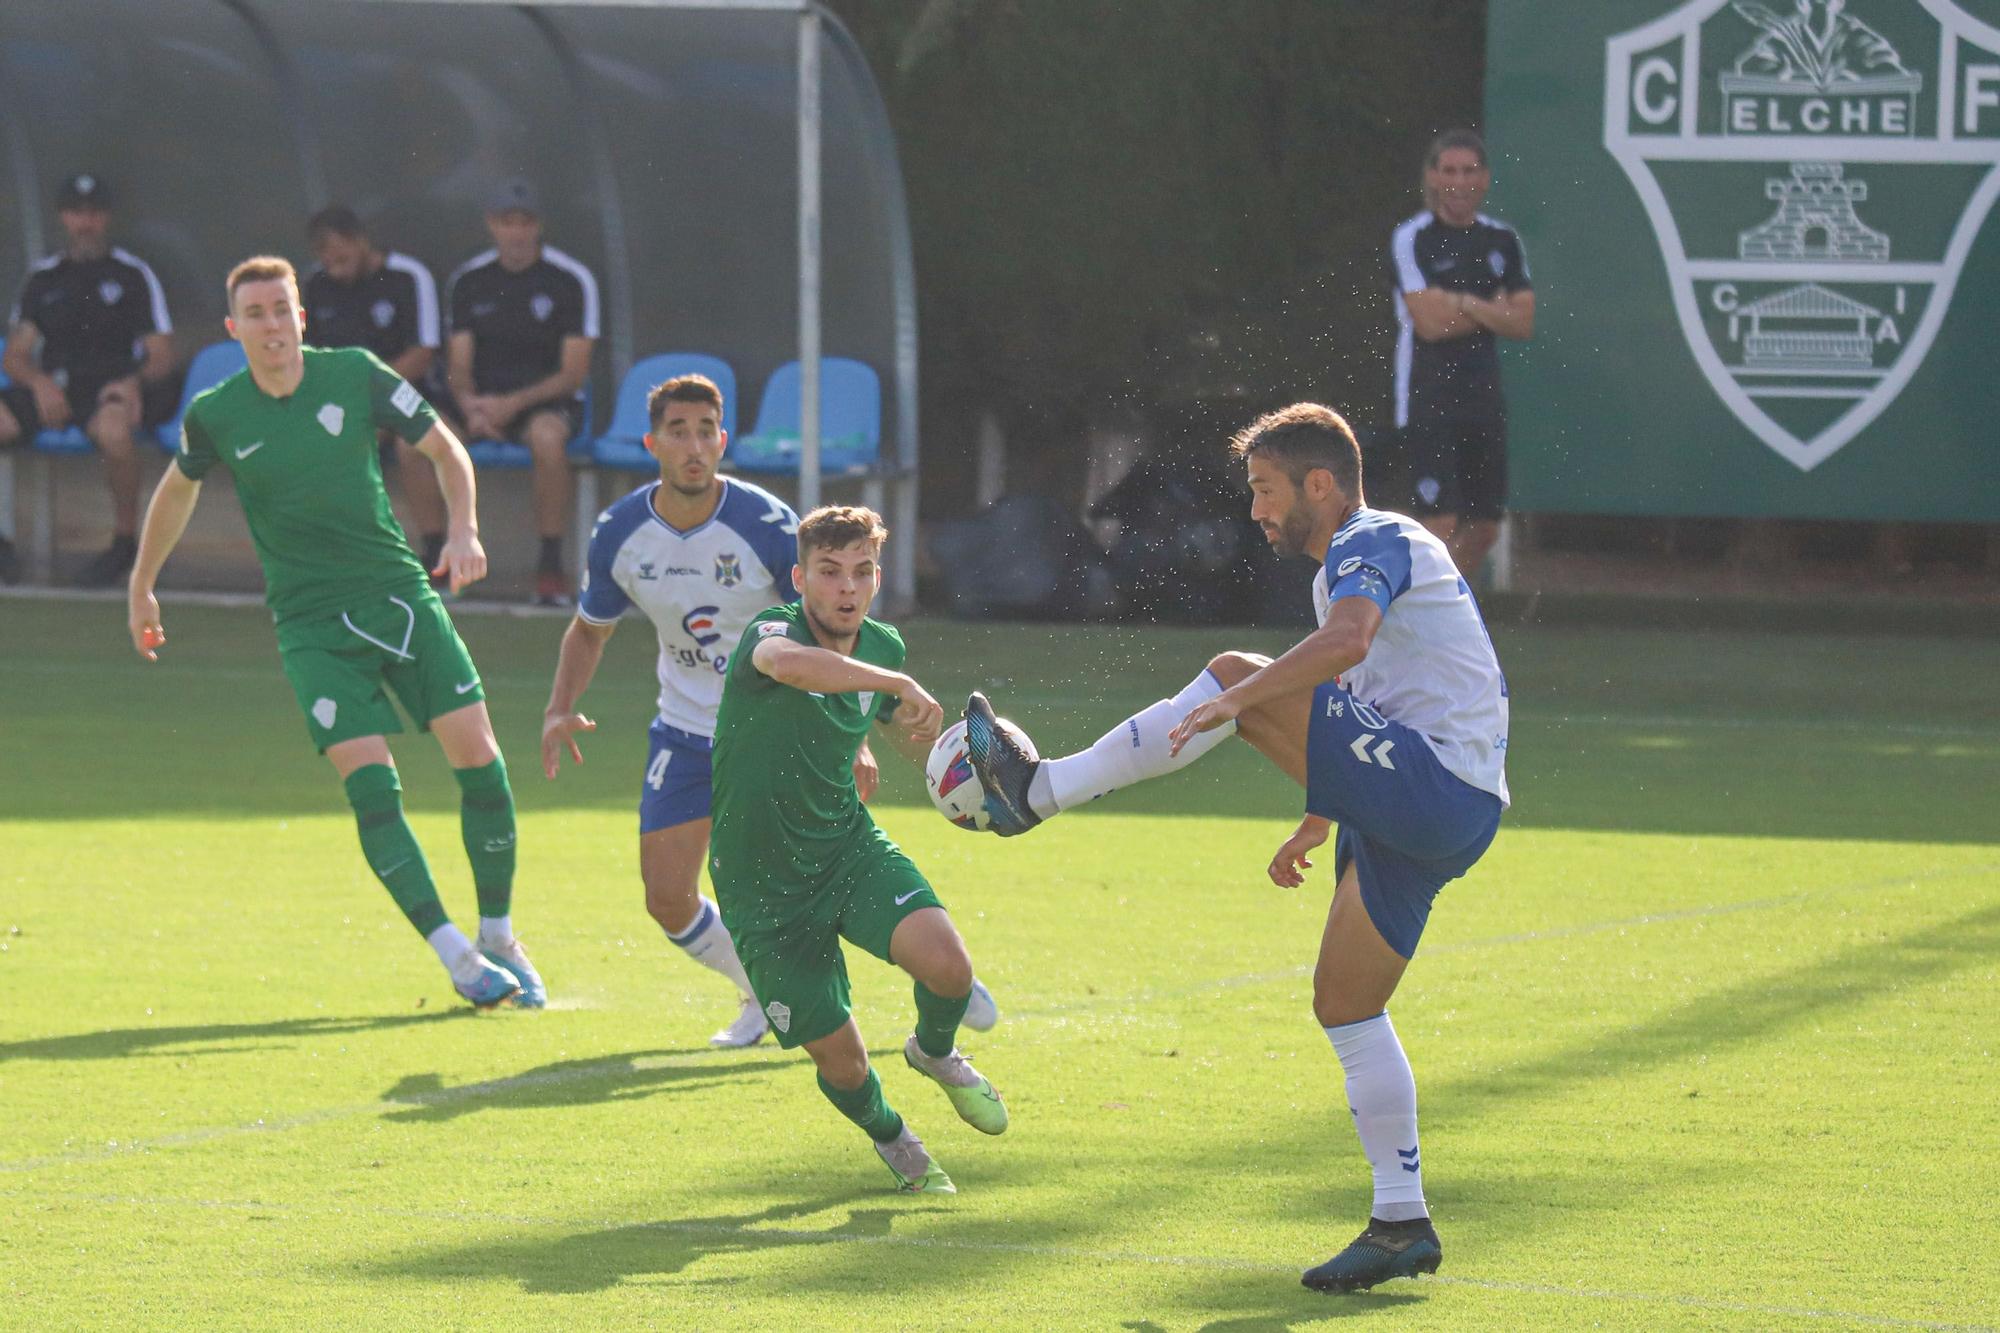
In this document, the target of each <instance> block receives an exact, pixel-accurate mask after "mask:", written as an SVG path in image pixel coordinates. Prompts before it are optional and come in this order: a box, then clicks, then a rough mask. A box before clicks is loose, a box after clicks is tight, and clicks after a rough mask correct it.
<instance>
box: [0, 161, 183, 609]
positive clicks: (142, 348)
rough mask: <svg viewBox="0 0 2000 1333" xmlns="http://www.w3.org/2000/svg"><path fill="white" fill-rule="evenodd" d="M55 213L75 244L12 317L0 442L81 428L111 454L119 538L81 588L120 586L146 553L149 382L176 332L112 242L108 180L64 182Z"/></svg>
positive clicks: (139, 266)
mask: <svg viewBox="0 0 2000 1333" xmlns="http://www.w3.org/2000/svg"><path fill="white" fill-rule="evenodd" d="M56 215H57V217H59V218H60V219H61V220H62V226H63V231H64V233H65V234H66V236H67V242H66V244H65V245H64V247H63V249H61V250H59V251H58V252H56V253H55V254H53V255H50V256H49V257H48V258H47V259H45V260H43V261H42V262H41V263H39V264H37V265H35V268H34V271H33V272H31V273H30V274H29V275H28V280H27V282H26V283H24V284H23V285H22V287H21V294H20V298H19V299H18V300H16V301H15V303H14V310H13V314H12V315H11V316H9V318H8V330H7V350H6V354H5V356H4V357H0V367H4V368H5V370H6V372H7V377H8V378H9V379H11V380H12V381H13V384H12V385H11V386H10V387H9V388H6V389H0V440H4V439H8V438H10V437H13V436H19V437H21V438H29V437H32V436H34V435H35V434H36V433H37V432H40V431H44V430H61V429H63V428H64V427H66V426H76V427H79V428H80V429H81V430H82V431H83V433H84V435H85V436H86V437H87V438H88V439H89V440H90V442H91V443H92V444H93V445H95V446H96V447H97V451H98V452H99V453H101V454H103V455H104V475H105V480H106V481H107V482H109V484H110V487H111V502H112V520H113V524H114V527H113V535H112V541H111V546H110V548H109V549H108V550H106V551H104V552H103V553H101V554H100V555H98V556H97V557H96V558H95V559H93V560H92V561H91V562H90V564H89V565H88V566H86V567H85V569H84V571H83V582H84V583H85V584H86V585H88V586H90V587H111V586H113V585H116V584H117V583H119V582H121V581H122V580H123V579H124V577H125V574H126V572H127V571H128V570H130V569H131V567H132V557H133V554H134V553H135V552H136V551H137V549H138V531H139V454H138V450H137V446H136V444H135V440H136V438H137V436H138V433H139V423H140V381H141V380H144V381H146V382H148V383H155V384H156V383H158V382H159V381H161V380H163V379H165V378H166V376H167V372H168V370H169V369H170V367H171V356H172V349H171V347H170V345H169V341H168V335H169V334H170V333H172V332H173V324H172V323H171V321H170V320H169V319H168V318H167V298H166V293H165V292H164V291H163V290H161V287H160V280H159V279H158V278H156V277H154V276H153V270H152V269H150V268H148V267H146V264H145V262H144V261H143V260H141V259H140V258H139V257H138V256H136V255H134V254H132V253H131V252H130V251H127V250H122V249H119V248H118V247H116V246H114V245H112V244H111V243H110V240H109V231H110V226H111V194H110V191H109V190H107V189H106V188H105V184H104V181H103V179H102V178H101V177H98V176H94V175H90V174H88V173H85V174H82V175H77V176H72V177H70V178H69V179H68V180H66V181H64V182H63V184H62V188H61V189H60V190H58V191H57V194H56Z"/></svg>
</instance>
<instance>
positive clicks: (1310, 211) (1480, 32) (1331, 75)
mask: <svg viewBox="0 0 2000 1333" xmlns="http://www.w3.org/2000/svg"><path fill="white" fill-rule="evenodd" d="M831 8H832V9H833V11H834V12H835V13H836V14H838V15H839V17H840V18H841V19H842V20H843V21H844V22H845V23H846V24H847V25H848V27H849V28H850V29H851V30H852V31H853V33H854V35H855V37H856V39H857V40H858V41H859V42H860V43H861V45H862V48H863V50H864V51H865V52H866V53H867V56H868V59H869V62H870V65H871V66H872V68H873V69H874V72H875V75H876V78H877V79H878V80H879V82H880V83H881V86H882V90H883V94H884V96H885V98H886V99H887V102H888V106H889V112H890V117H891V120H892V122H893V124H894V127H895V131H896V134H897V139H898V148H899V152H900V154H901V157H902V165H903V174H904V179H905V183H906V187H907V189H908V192H909V200H910V210H911V223H912V228H913V231H914V241H915V248H916V263H917V277H918V291H919V299H920V303H921V304H920V320H921V330H922V358H923V362H922V374H923V385H924V393H923V446H924V456H925V464H926V468H927V470H928V483H927V486H926V493H927V501H926V509H927V511H929V512H932V513H952V512H962V511H963V510H964V509H965V508H966V507H967V506H968V505H969V504H970V492H971V484H970V458H971V453H972V440H973V437H974V435H975V432H976V429H977V423H978V422H979V420H980V419H981V417H982V416H983V415H984V414H985V413H987V412H989V411H990V412H992V413H994V414H995V416H996V417H997V419H998V420H999V421H1000V422H1001V424H1002V426H1003V428H1004V429H1005V431H1006V433H1007V435H1008V438H1009V441H1010V444H1011V446H1012V454H1011V463H1012V466H1011V468H1010V473H1011V475H1010V483H1011V484H1012V486H1013V487H1015V488H1017V489H1035V490H1042V491H1051V490H1053V491H1054V492H1055V493H1057V494H1068V493H1073V491H1074V488H1075V485H1076V483H1077V482H1078V480H1079V479H1080V477H1081V473H1082V466H1083V464H1082V453H1083V449H1082V445H1083V441H1084V439H1085V437H1086V435H1087V434H1088V431H1089V430H1090V428H1091V427H1092V426H1093V425H1096V424H1103V423H1111V422H1125V423H1132V422H1137V423H1140V426H1141V428H1142V429H1144V430H1146V431H1147V432H1148V433H1149V434H1151V435H1153V436H1156V437H1163V436H1170V435H1171V434H1172V433H1173V431H1174V429H1175V421H1176V417H1177V414H1181V413H1183V410H1184V409H1188V408H1191V407H1193V406H1194V405H1197V404H1205V405H1208V406H1209V407H1211V408H1212V407H1213V406H1214V405H1215V404H1217V403H1218V402H1220V403H1224V404H1231V405H1239V406H1240V408H1241V410H1242V412H1244V413H1254V412H1256V411H1261V410H1263V409H1264V408H1267V407H1270V406H1275V405H1278V404H1281V403H1283V402H1287V401H1291V400H1292V399H1294V398H1300V397H1313V398H1318V399H1321V400H1323V401H1328V402H1331V403H1333V404H1335V405H1337V406H1340V407H1342V408H1343V409H1344V410H1346V411H1348V412H1349V414H1350V415H1351V416H1352V418H1353V419H1354V420H1355V421H1356V423H1357V424H1358V425H1372V424H1376V423H1379V422H1380V421H1381V420H1382V418H1383V417H1384V415H1385V413H1386V411H1387V403H1388V393H1389V387H1390V380H1389V356H1390V352H1391V349H1392V343H1393V338H1394V328H1393V322H1392V314H1391V307H1390V305H1389V294H1388V287H1387V273H1386V268H1387V259H1386V252H1387V244H1388V236H1389V232H1390V229H1391V228H1392V227H1393V226H1394V224H1395V222H1396V220H1397V219H1398V218H1400V217H1403V216H1406V215H1407V214H1409V213H1411V212H1413V211H1415V209H1416V208H1417V207H1418V205H1419V202H1420V201H1419V195H1418V189H1417V184H1418V168H1419V162H1420V158H1421V154H1422V152H1423V149H1424V146H1425V145H1426V144H1427V143H1428V141H1429V140H1430V138H1431V136H1432V135H1434V134H1435V133H1436V132H1437V131H1439V130H1441V129H1444V128H1446V127H1449V126H1452V125H1463V124H1476V122H1477V119H1478V116H1479V110H1480V106H1481V101H1482V86H1481V80H1482V66H1483V55H1484V40H1485V5H1484V3H1483V2H1482V0H1398V3H1395V4H1368V3H1362V2H1361V0H831ZM1496 168H1500V169H1504V158H1503V159H1502V160H1500V161H1496Z"/></svg>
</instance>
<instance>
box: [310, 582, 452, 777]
mask: <svg viewBox="0 0 2000 1333" xmlns="http://www.w3.org/2000/svg"><path fill="white" fill-rule="evenodd" d="M278 657H279V658H280V660H282V661H283V663H284V666H285V678H286V679H287V680H289V681H291V682H292V692H293V693H294V694H296V695H298V698H299V708H300V710H301V711H302V712H304V713H305V715H306V730H307V731H308V732H310V733H311V735H312V740H313V744H314V745H316V746H318V747H319V748H320V751H321V752H322V753H324V752H325V750H326V747H327V746H329V745H337V744H339V743H340V742H341V741H351V740H353V739H355V738H356V737H357V736H393V735H395V734H396V733H397V732H400V731H401V730H402V729H403V723H402V720H401V719H400V718H398V717H397V716H396V710H395V708H394V707H393V706H391V704H390V703H389V692H390V691H393V692H394V693H395V696H396V698H397V700H398V701H399V702H400V703H401V704H402V705H403V707H404V709H405V710H406V711H408V713H409V715H410V719H411V720H412V721H413V722H415V723H416V724H417V730H419V731H429V730H430V725H431V719H432V718H434V717H441V716H442V715H444V714H446V713H450V712H454V711H456V710H457V709H460V708H465V707H469V706H470V705H472V704H476V703H480V702H483V701H484V700H485V698H486V690H485V687H484V686H483V685H481V684H480V681H479V670H478V668H476V667H474V666H473V665H472V655H471V654H470V653H468V652H466V651H465V644H464V642H463V641H462V640H461V639H460V638H459V637H458V630H457V629H455V628H454V627H453V626H452V623H451V617H450V615H448V614H446V612H445V609H444V603H443V602H441V601H439V600H438V596H437V594H436V593H434V592H432V591H431V590H430V589H428V588H425V589H423V590H421V591H413V592H409V593H407V594H383V595H381V596H377V597H372V598H364V599H362V600H360V601H358V602H356V603H355V604H354V605H353V606H350V607H347V608H346V609H344V610H341V611H335V612H331V613H329V614H327V615H323V616H313V617H311V618H310V619H304V620H292V621H287V622H286V623H284V624H282V625H280V626H278ZM384 686H387V687H388V688H387V689H386V690H385V689H384V688H383V687H384Z"/></svg>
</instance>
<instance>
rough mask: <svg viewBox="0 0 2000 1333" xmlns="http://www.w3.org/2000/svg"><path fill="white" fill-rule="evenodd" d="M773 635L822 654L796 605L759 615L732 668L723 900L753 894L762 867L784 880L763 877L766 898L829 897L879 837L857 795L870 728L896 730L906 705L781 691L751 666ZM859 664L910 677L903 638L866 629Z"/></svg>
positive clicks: (869, 624)
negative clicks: (865, 843)
mask: <svg viewBox="0 0 2000 1333" xmlns="http://www.w3.org/2000/svg"><path fill="white" fill-rule="evenodd" d="M773 634H783V635H785V636H786V637H788V638H790V639H791V640H793V641H794V642H795V643H803V644H806V645H808V646H810V647H818V646H819V644H818V642H817V641H816V640H815V639H814V638H813V635H812V630H811V629H810V628H808V627H807V625H806V619H805V606H804V604H803V603H796V602H795V603H793V604H792V605H790V606H774V607H771V608H770V609H769V610H766V611H760V612H758V614H757V616H756V617H755V618H754V619H753V620H751V622H750V624H749V626H748V627H747V628H746V629H745V630H744V631H743V640H742V642H741V643H739V644H737V646H736V651H735V653H733V654H732V655H731V656H730V659H729V671H728V674H727V675H726V676H725V677H724V678H723V685H722V705H721V707H720V708H719V709H718V711H717V712H716V717H715V752H714V756H713V759H712V763H713V766H714V769H713V771H714V777H713V779H712V793H713V794H712V798H711V806H712V809H713V812H714V813H713V818H714V820H715V823H714V828H713V841H714V844H715V856H716V859H717V862H718V864H719V866H720V867H721V869H720V871H719V872H718V875H717V886H718V888H720V886H721V881H722V879H723V878H724V877H727V878H729V879H730V880H732V881H735V882H745V877H744V876H743V875H742V872H743V871H744V870H745V869H746V868H747V867H748V866H749V865H751V864H754V865H756V866H758V867H760V868H766V869H769V870H770V871H771V872H772V874H771V875H769V876H765V875H756V876H754V878H755V879H756V880H758V881H760V891H761V892H768V891H770V890H771V889H772V888H774V887H778V888H779V890H780V892H782V891H783V890H785V889H797V890H799V891H802V892H803V891H809V890H811V889H813V888H817V887H819V886H820V884H821V882H822V881H823V880H824V879H825V878H826V877H827V876H828V875H830V874H832V873H833V872H834V871H835V870H836V869H837V868H838V867H839V865H840V863H841V861H842V859H843V858H844V857H845V856H847V855H848V854H849V852H850V850H851V848H852V847H853V845H854V842H855V839H857V838H859V837H866V836H868V835H871V834H872V833H873V831H874V827H875V821H874V820H872V819H871V818H869V816H868V811H867V808H866V807H864V806H863V805H862V804H861V797H860V795H859V794H858V793H857V792H856V791H855V790H854V755H855V752H856V751H858V750H859V749H860V748H861V742H862V740H863V739H864V738H865V737H866V736H867V734H868V724H869V723H870V722H872V721H875V720H876V719H878V718H879V719H884V720H886V719H887V718H888V717H889V715H890V714H891V713H893V712H895V711H896V707H897V705H898V704H899V703H900V702H901V701H900V700H899V699H897V698H896V696H894V695H877V694H876V693H875V692H874V691H872V690H864V691H860V692H857V693H851V694H814V693H811V692H809V691H806V690H800V689H794V688H792V687H791V686H789V685H780V684H779V683H778V682H777V681H775V680H773V679H771V678H770V677H769V676H767V675H765V674H764V673H763V672H761V671H759V670H758V669H757V668H756V666H755V665H754V664H753V663H752V662H751V655H752V650H753V649H754V648H756V646H757V644H758V642H759V641H761V640H762V639H764V638H767V637H769V636H770V635H773ZM848 656H849V657H853V658H856V659H858V660H860V661H863V662H867V663H868V664H869V665H871V666H879V667H883V668H885V669H886V670H889V671H900V670H901V669H902V666H903V657H904V650H903V636H902V635H900V634H898V633H897V632H896V631H895V630H894V629H892V628H891V627H890V626H888V625H884V624H882V623H881V622H879V621H875V620H869V619H865V618H864V619H863V620H862V622H861V632H860V634H859V635H858V636H857V637H856V639H855V643H854V648H853V650H852V651H850V652H849V653H848Z"/></svg>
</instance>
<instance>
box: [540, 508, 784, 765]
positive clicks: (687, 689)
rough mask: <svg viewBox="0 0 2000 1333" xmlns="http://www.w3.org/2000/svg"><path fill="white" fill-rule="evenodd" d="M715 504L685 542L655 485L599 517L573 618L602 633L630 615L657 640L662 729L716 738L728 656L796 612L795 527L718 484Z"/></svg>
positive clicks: (780, 512) (781, 512)
mask: <svg viewBox="0 0 2000 1333" xmlns="http://www.w3.org/2000/svg"><path fill="white" fill-rule="evenodd" d="M722 486H723V491H722V503H720V504H718V505H717V506H716V507H715V513H714V514H712V515H710V516H709V519H708V521H707V522H706V523H703V524H701V525H700V526H699V527H696V528H691V529H689V530H688V531H686V532H682V531H681V530H680V529H678V528H676V527H673V526H672V525H671V524H669V523H668V522H667V521H666V520H665V519H663V518H661V517H660V515H659V513H658V511H656V510H655V509H654V508H653V492H654V491H656V490H658V489H659V488H660V483H659V482H657V481H654V482H650V483H648V484H647V485H644V486H641V487H640V488H639V489H638V490H636V491H633V492H632V493H631V494H630V495H628V496H626V497H625V498H624V499H622V500H620V501H618V502H617V503H616V504H614V505H612V506H611V507H610V508H609V509H607V510H605V511H604V512H603V513H602V514H600V515H598V517H597V526H596V527H594V528H592V529H591V531H590V552H589V554H588V555H587V556H586V557H585V562H584V574H583V587H582V589H581V590H580V592H579V593H578V595H577V599H576V609H577V614H578V615H579V616H581V617H582V618H583V619H585V620H588V621H589V622H591V623H592V624H593V625H608V624H610V623H611V622H613V621H615V620H617V619H618V617H619V616H621V615H623V614H624V613H625V610H626V608H628V607H632V606H636V607H638V608H639V610H640V611H642V612H644V613H645V615H646V618H647V619H648V620H651V621H652V622H653V628H654V629H655V630H657V631H658V632H659V636H660V667H659V671H660V721H662V722H664V723H665V724H666V725H668V726H670V727H674V728H676V729H678V730H680V731H685V732H690V733H692V734H694V735H696V736H708V737H713V736H714V735H715V710H716V707H717V706H718V705H720V704H721V702H722V680H723V673H724V672H725V671H726V670H727V669H728V667H729V651H730V649H731V648H733V647H735V645H736V643H737V641H738V640H740V639H741V638H742V637H743V631H744V629H745V628H746V627H747V626H748V625H749V623H750V618H751V617H752V616H754V615H756V614H757V613H758V612H759V611H762V610H763V609H764V608H766V607H769V606H776V605H778V604H779V603H781V602H795V601H797V600H798V599H799V595H798V593H797V592H796V591H795V590H794V589H793V587H792V565H793V563H794V562H795V561H796V560H797V558H798V531H799V517H798V515H797V514H795V513H793V512H792V508H791V506H790V505H788V504H786V503H785V502H784V501H783V500H780V499H779V498H778V497H777V496H775V495H773V494H771V493H770V492H769V491H767V490H764V489H763V488H762V487H759V486H753V485H751V484H750V483H748V482H745V481H738V480H736V479H735V478H724V479H723V483H722Z"/></svg>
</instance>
